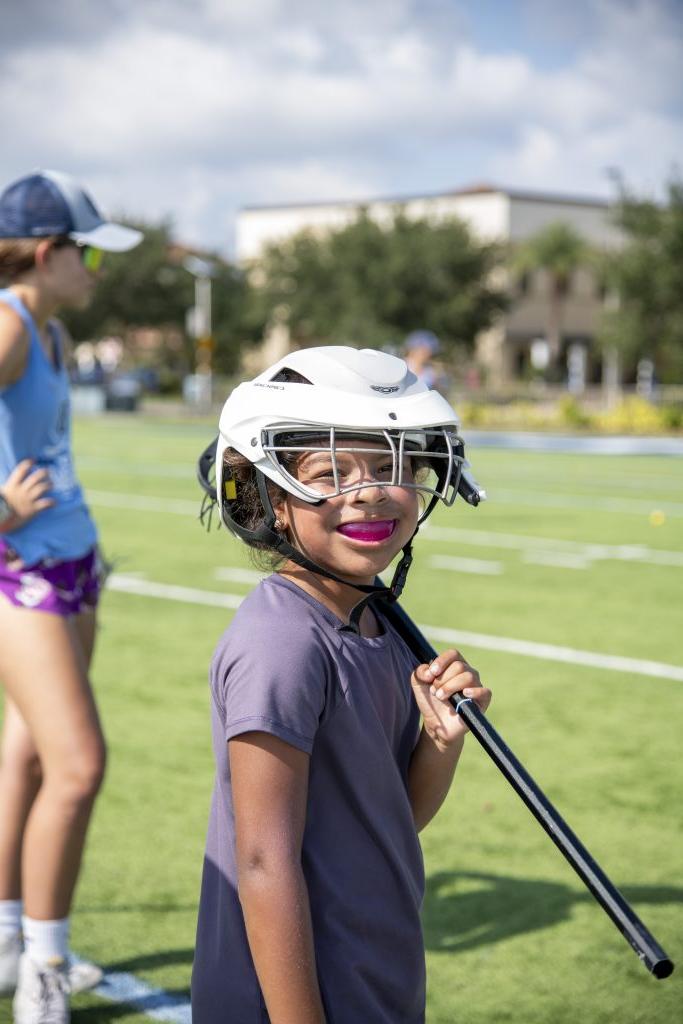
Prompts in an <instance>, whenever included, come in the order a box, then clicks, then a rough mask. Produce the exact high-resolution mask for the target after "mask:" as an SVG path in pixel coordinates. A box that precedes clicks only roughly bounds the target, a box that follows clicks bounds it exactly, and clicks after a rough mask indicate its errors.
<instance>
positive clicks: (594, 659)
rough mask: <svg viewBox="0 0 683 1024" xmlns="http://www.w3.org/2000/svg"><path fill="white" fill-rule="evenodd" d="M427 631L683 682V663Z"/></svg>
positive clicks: (491, 647) (445, 639)
mask: <svg viewBox="0 0 683 1024" xmlns="http://www.w3.org/2000/svg"><path fill="white" fill-rule="evenodd" d="M419 628H420V629H421V630H422V631H423V633H425V634H426V635H427V636H428V637H431V638H432V639H434V640H437V641H440V642H441V643H446V644H456V646H457V645H459V644H465V645H467V644H471V645H472V647H481V648H483V649H484V650H488V651H505V652H506V653H508V654H522V655H525V656H526V657H529V658H542V659H544V660H547V661H565V662H569V663H570V664H572V665H586V666H589V667H590V668H603V669H608V670H612V671H615V672H624V673H631V674H634V673H635V674H636V675H641V676H655V677H657V678H659V679H676V680H677V681H678V682H682V683H683V666H680V665H666V664H664V663H663V662H661V661H647V660H643V659H640V658H624V657H622V656H621V655H618V654H598V653H597V652H595V651H580V650H577V649H576V648H573V647H556V646H555V645H554V644H539V643H534V642H533V641H531V640H515V639H513V638H512V637H504V636H488V635H487V634H485V633H468V632H467V631H465V630H459V629H455V630H454V629H441V628H439V627H438V626H420V627H419Z"/></svg>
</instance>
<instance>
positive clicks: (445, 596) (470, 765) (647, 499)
mask: <svg viewBox="0 0 683 1024" xmlns="http://www.w3.org/2000/svg"><path fill="white" fill-rule="evenodd" d="M212 433H213V430H212V426H211V424H209V423H208V422H207V423H200V422H196V421H194V422H189V421H188V422H180V421H173V422H168V421H163V420H160V419H145V418H143V417H128V416H122V417H120V418H118V417H116V416H109V417H105V418H102V419H94V420H85V419H84V420H80V421H78V422H77V423H76V437H75V441H76V453H77V459H78V466H79V470H80V475H81V478H82V480H83V482H84V484H85V486H86V489H87V492H88V494H89V498H90V501H91V505H92V508H93V511H94V513H95V515H96V517H97V519H98V522H99V524H100V528H101V533H102V540H103V546H104V549H105V552H106V554H107V556H108V557H109V558H110V559H111V560H113V562H114V574H113V576H112V579H111V585H110V588H109V590H108V591H107V593H106V596H105V598H104V601H103V607H102V618H101V623H102V625H101V631H100V638H99V647H98V651H97V657H96V663H95V671H94V682H95V686H96V689H97V692H98V696H99V702H100V707H101V710H102V715H103V719H104V723H105V729H106V732H107V735H108V739H109V746H110V765H109V771H108V776H107V781H106V784H105V788H104V791H103V793H102V796H101V798H100V801H99V803H98V807H97V811H96V815H95V820H94V824H93V827H92V831H91V836H90V841H89V845H88V850H87V856H86V863H85V868H84V872H83V876H82V879H81V883H80V887H79V890H78V894H77V904H76V908H75V913H74V918H73V945H74V948H75V949H76V950H77V951H78V952H79V953H80V954H82V955H84V956H88V957H91V958H93V959H95V960H96V961H97V962H98V963H101V964H102V965H103V966H104V967H105V968H106V970H107V972H108V975H109V977H110V982H109V998H105V997H104V995H99V994H89V995H81V996H78V997H76V998H75V1000H74V1013H73V1019H74V1021H75V1022H77V1024H86V1022H88V1024H90V1022H92V1024H95V1022H104V1021H109V1020H114V1019H116V1020H119V1021H121V1022H126V1024H127V1022H129V1021H130V1022H142V1021H143V1020H145V1019H146V1016H145V1015H147V1016H154V1015H159V1016H160V1018H161V1019H163V1020H172V1021H177V1022H188V1024H189V1011H188V1009H187V1007H186V1006H185V1005H184V1004H185V1003H186V1001H187V993H188V986H189V977H190V970H191V963H192V952H193V937H194V927H195V913H196V901H197V894H198V887H199V878H200V871H201V865H202V851H203V844H204V831H205V827H206V821H207V814H208V805H209V797H210V792H211V781H212V758H211V752H210V740H209V727H208V690H207V684H206V674H207V666H208V662H209V658H210V655H211V651H212V649H213V646H214V643H215V641H216V639H217V637H218V635H219V634H220V632H221V631H222V630H223V629H224V628H225V626H226V625H227V624H228V622H229V621H230V617H231V614H232V611H231V609H232V608H234V607H235V606H236V604H237V603H238V601H239V599H240V598H241V597H243V596H244V595H245V594H246V593H247V592H248V590H249V588H250V586H252V585H253V580H254V579H255V578H256V576H255V573H254V570H253V569H251V567H250V564H249V561H248V558H247V557H246V555H245V553H244V552H243V550H241V548H240V546H239V545H238V543H237V542H236V541H234V540H232V539H231V538H230V537H229V536H228V535H227V534H226V532H225V531H224V530H220V531H218V532H216V531H214V532H212V533H210V534H208V535H207V534H206V533H204V532H203V531H202V529H201V528H200V526H199V524H198V522H197V511H198V507H199V489H198V486H197V484H196V482H195V475H194V466H195V461H196V457H197V455H198V453H199V451H200V450H201V449H202V448H203V447H204V446H205V445H206V444H207V443H208V441H209V440H210V439H211V437H212ZM469 455H470V458H471V461H472V464H473V469H474V472H475V475H476V476H477V478H478V479H479V480H480V482H481V483H482V484H483V485H485V486H486V488H487V491H488V494H489V501H488V502H487V503H486V504H485V505H483V506H481V507H480V508H479V509H477V510H474V509H470V508H468V507H467V506H465V505H464V504H463V505H462V506H461V505H460V503H456V505H455V506H454V507H453V508H452V509H443V508H440V509H438V510H437V511H436V512H435V514H434V515H433V517H432V519H431V520H430V524H429V526H428V527H427V529H426V530H425V532H424V535H423V537H422V538H421V539H419V541H418V543H417V557H416V560H415V564H414V566H413V569H412V570H411V576H410V579H409V583H408V587H407V590H406V596H405V601H404V604H405V606H406V608H407V609H408V610H409V611H410V612H411V614H412V615H413V617H414V618H415V619H416V621H417V622H418V623H420V624H421V625H422V626H423V628H425V631H426V632H427V633H428V635H429V637H430V639H431V640H432V642H433V643H434V644H435V646H439V647H444V646H453V645H459V646H461V648H462V650H463V651H464V652H465V653H466V655H467V657H468V659H469V660H470V661H471V662H473V663H474V664H475V665H476V666H477V667H478V668H479V669H480V671H481V674H482V676H483V678H484V679H485V680H486V681H487V683H488V685H490V686H491V687H492V688H493V690H494V703H493V705H492V707H491V710H490V713H489V717H490V718H491V720H492V721H493V722H494V724H495V726H496V727H497V729H498V730H499V731H500V732H501V734H502V735H503V737H504V738H505V739H506V741H507V742H508V744H509V745H510V746H511V748H512V749H513V751H514V752H515V753H516V754H517V756H518V757H519V758H520V759H521V760H522V762H523V763H524V764H525V766H526V767H527V769H528V770H529V771H530V772H531V774H532V775H533V776H534V777H535V778H536V780H537V781H538V783H539V784H540V785H541V786H542V788H543V789H544V791H545V792H546V794H547V795H548V796H549V797H550V799H551V800H552V801H553V802H554V803H555V804H556V806H557V807H558V809H559V810H560V811H561V813H562V814H563V815H564V817H565V818H566V819H567V821H568V822H569V824H570V825H571V827H572V828H573V829H574V831H575V832H577V834H578V835H579V837H580V838H581V839H582V840H583V842H584V843H585V845H586V846H587V847H588V848H589V850H590V852H591V853H592V855H593V856H594V857H595V858H596V860H597V861H598V862H599V863H600V865H601V866H602V867H603V869H604V870H605V871H606V872H607V873H608V875H609V876H610V878H611V879H612V881H613V882H614V883H615V884H616V885H618V886H619V888H621V889H622V891H623V892H624V894H625V896H626V897H627V898H628V899H629V900H630V902H631V903H632V905H633V906H634V908H635V910H636V912H637V913H638V914H639V915H640V916H641V917H642V918H643V919H644V921H645V923H646V924H647V925H648V927H649V928H650V929H651V930H652V932H653V933H654V934H655V936H656V937H657V939H658V940H659V942H660V943H661V944H662V945H663V946H664V948H665V949H666V950H667V952H668V953H669V955H670V956H671V957H672V958H673V959H674V960H676V961H679V966H678V970H677V972H676V973H674V975H673V976H672V977H671V978H669V979H668V980H665V981H656V980H655V979H654V978H652V977H651V976H650V975H649V974H648V973H647V971H646V970H645V969H644V968H643V967H642V966H641V965H640V964H639V963H638V960H637V959H636V957H635V955H634V954H633V952H632V951H631V949H630V947H629V946H628V945H627V944H626V942H625V940H624V939H623V938H622V936H621V935H620V934H619V933H618V931H617V930H616V929H615V927H614V926H613V925H612V923H611V922H610V921H609V919H608V918H607V917H606V915H605V914H604V913H603V911H602V910H601V909H600V908H599V907H598V906H597V904H596V903H595V902H594V901H593V899H592V898H591V897H590V896H589V895H588V893H587V891H586V890H584V888H583V886H582V885H581V883H580V882H579V880H578V878H577V877H576V876H575V875H574V873H573V872H572V871H571V869H570V868H569V866H568V865H567V864H566V862H565V861H564V859H563V858H562V857H561V855H560V854H559V853H558V851H557V850H556V849H555V847H554V846H553V844H552V843H551V842H550V840H549V839H548V838H547V836H546V835H545V833H544V832H543V831H542V830H541V828H540V827H539V826H538V825H537V824H536V822H535V821H534V820H533V818H532V817H531V815H530V814H529V812H528V811H527V810H526V809H525V807H524V806H523V804H522V803H521V801H520V800H519V798H518V797H517V796H516V795H515V793H514V792H513V791H512V790H511V789H510V787H509V786H508V784H507V783H506V782H505V781H504V780H503V778H502V777H501V776H500V775H499V773H498V772H497V770H496V769H495V768H494V766H493V765H492V764H491V762H490V761H489V760H488V758H487V757H486V755H485V754H484V753H483V751H481V750H480V749H479V748H478V746H477V744H476V743H475V741H473V740H470V741H469V742H468V749H467V750H466V752H465V755H464V758H463V761H462V764H461V766H460V770H459V773H458V777H457V780H456V785H455V787H454V790H453V791H452V793H451V795H450V797H449V799H448V802H447V804H446V806H445V807H444V808H443V810H442V812H441V814H440V816H439V817H438V818H437V819H436V821H435V822H433V823H432V824H431V825H430V826H429V827H428V828H427V829H426V831H425V832H424V833H423V846H424V852H425V861H426V872H427V896H426V902H425V911H424V926H425V937H426V945H427V951H428V971H429V1003H428V1014H427V1020H428V1024H453V1022H458V1024H676V1022H677V1021H680V1020H683V829H682V824H683V791H682V783H683V767H682V765H681V733H682V729H681V725H682V722H683V615H682V614H681V605H682V601H681V597H682V594H683V588H682V585H681V584H682V581H683V459H676V458H664V457H655V456H647V457H633V456H618V457H617V456H586V455H580V456H579V455H572V454H552V455H550V454H536V453H529V452H526V453H518V452H510V451H493V450H490V449H487V450H483V449H482V450H477V449H476V448H473V449H472V450H471V451H470V452H469ZM254 642H255V643H263V644H267V643H268V638H267V637H255V638H254ZM568 649H569V651H568ZM572 652H574V653H573V654H572ZM123 1000H130V1001H132V1006H134V1007H135V1008H132V1006H131V1002H128V1003H126V1002H125V1001H123ZM10 1019H11V1012H10V1003H9V1001H7V1000H5V1001H0V1024H5V1022H9V1021H10ZM225 1021H226V1024H231V1021H230V1015H229V1012H228V1011H227V1010H226V1016H225ZM236 1024H239V1022H236ZM358 1024H364V1022H363V1021H359V1022H358Z"/></svg>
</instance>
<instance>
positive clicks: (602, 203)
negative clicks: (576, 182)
mask: <svg viewBox="0 0 683 1024" xmlns="http://www.w3.org/2000/svg"><path fill="white" fill-rule="evenodd" d="M477 195H504V196H507V197H508V198H509V199H519V200H523V201H525V202H535V203H560V204H563V205H566V206H594V207H600V208H603V209H607V208H608V207H609V206H610V205H611V202H610V201H609V200H608V199H599V198H597V197H596V196H576V195H574V196H568V195H562V194H560V193H553V192H535V191H533V190H531V189H516V188H505V187H504V186H498V185H491V184H488V183H485V182H482V183H475V184H472V185H467V186H465V187H463V188H459V189H453V190H452V191H449V192H431V193H427V194H425V193H419V194H414V195H409V196H406V195H403V196H366V197H365V198H363V199H319V200H310V201H309V200H304V201H299V202H288V203H263V204H258V203H257V204H254V205H248V206H243V207H241V209H240V213H249V212H251V211H254V212H255V211H260V210H263V211H267V210H297V209H303V208H312V207H317V208H320V207H323V206H370V205H372V204H374V203H395V204H396V205H401V204H402V203H410V202H416V201H420V200H423V201H424V200H429V199H453V198H457V197H458V196H477Z"/></svg>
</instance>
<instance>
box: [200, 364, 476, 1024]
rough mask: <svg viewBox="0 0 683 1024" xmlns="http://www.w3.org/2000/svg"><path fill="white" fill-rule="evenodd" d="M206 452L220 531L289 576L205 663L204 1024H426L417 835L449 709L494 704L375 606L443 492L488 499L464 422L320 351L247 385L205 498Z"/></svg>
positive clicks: (378, 369)
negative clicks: (414, 650)
mask: <svg viewBox="0 0 683 1024" xmlns="http://www.w3.org/2000/svg"><path fill="white" fill-rule="evenodd" d="M213 460H215V467H216V490H215V493H216V495H217V501H218V504H219V507H220V511H221V517H222V520H223V522H224V523H225V525H226V526H227V527H228V529H230V530H231V531H232V532H233V533H235V534H236V535H237V536H238V537H240V538H241V539H242V540H244V541H245V542H246V543H247V544H249V545H250V546H251V547H252V548H255V549H256V550H257V551H260V552H261V553H262V555H263V556H265V557H267V558H268V557H270V558H272V559H274V560H275V561H274V563H273V562H272V561H271V567H272V568H276V569H277V571H276V573H275V574H274V575H273V576H271V577H269V578H268V579H266V580H265V581H264V582H263V583H261V584H260V585H259V587H257V588H256V590H255V591H254V592H253V593H252V594H251V595H250V596H249V597H248V598H247V599H246V601H245V602H243V604H242V606H241V607H240V609H239V610H238V612H237V614H236V616H235V619H234V620H233V622H232V624H231V626H230V627H229V629H228V630H227V631H226V633H225V635H224V636H223V638H222V639H221V641H220V642H219V645H218V647H217V649H216V653H215V656H214V660H213V663H212V667H211V695H212V725H213V736H214V748H215V755H216V767H217V771H216V783H215V789H214V797H213V802H212V809H211V817H210V823H209V835H208V840H207V848H206V857H205V863H204V873H203V880H202V893H201V900H200V911H199V922H198V929H197V948H196V954H195V963H194V970H193V982H192V997H193V1020H194V1024H219V1022H222V1024H267V1022H271V1024H323V1022H326V1024H421V1022H423V1021H424V1012H425V983H424V949H423V942H422V935H421V930H420V921H419V911H420V904H421V900H422V894H423V884H424V878H423V869H422V860H421V854H420V847H419V843H418V840H417V833H418V831H419V830H420V829H421V828H423V827H424V826H425V825H426V824H427V823H428V822H429V821H430V820H431V818H432V817H433V816H434V815H435V814H436V812H437V811H438V809H439V807H440V806H441V803H442V802H443V800H444V798H445V796H446V794H447V792H448V789H449V786H450V783H451V780H452V778H453V773H454V770H455V767H456V764H457V762H458V759H459V756H460V753H461V750H462V746H463V742H464V738H465V732H466V727H465V725H464V723H463V722H462V720H461V718H460V717H459V716H458V715H457V714H456V713H455V712H454V710H453V708H452V706H451V705H450V703H449V702H448V698H449V696H451V695H452V694H453V693H455V692H456V691H461V690H463V691H464V692H465V693H466V694H467V695H468V696H471V697H472V698H473V699H474V700H476V701H477V703H478V704H479V705H480V707H481V708H483V709H485V708H486V707H487V706H488V703H489V701H490V698H491V694H490V691H489V690H488V689H487V688H486V687H483V686H482V685H481V683H480V680H479V676H478V674H477V672H476V671H475V670H474V669H473V668H472V667H471V666H470V665H469V664H468V663H467V662H466V660H465V659H464V658H463V657H462V655H461V654H460V653H459V652H458V651H454V650H450V651H446V652H444V653H443V654H440V655H439V656H438V657H437V658H436V659H435V660H434V661H433V662H432V663H431V664H430V665H426V664H425V665H417V664H416V659H415V657H414V656H413V655H412V654H411V652H410V650H409V649H408V647H407V645H406V644H405V643H404V641H403V640H402V638H401V637H400V636H399V635H398V634H397V633H396V632H395V631H394V630H393V628H392V626H391V625H390V623H389V622H388V621H387V619H386V618H385V617H384V615H383V614H382V610H381V609H382V604H381V601H379V600H378V598H384V599H387V598H388V599H394V598H396V597H397V596H398V594H399V593H400V590H401V587H402V585H403V582H404V580H405V575H406V573H407V570H408V566H409V564H410V559H411V542H412V539H413V537H414V535H415V533H416V532H417V529H418V526H419V524H420V523H421V522H423V521H424V519H425V518H426V517H427V515H428V514H429V513H430V512H431V510H432V508H433V507H434V505H435V503H436V502H437V501H438V500H443V501H444V502H445V503H446V504H447V505H450V504H452V503H453V501H454V500H455V497H456V495H457V494H458V492H459V491H460V493H462V494H464V495H466V496H467V497H468V500H470V501H471V503H472V504H476V502H477V501H478V499H479V492H478V491H477V490H476V486H475V485H474V484H473V483H472V482H471V481H470V480H468V479H467V478H466V477H465V476H464V473H465V472H466V471H465V470H464V455H463V445H462V441H461V439H460V438H459V436H458V434H457V421H456V419H455V414H454V413H453V410H452V409H451V408H450V406H449V405H448V403H447V402H446V401H445V400H444V399H443V398H442V397H441V396H440V395H438V394H437V393H435V392H430V391H429V390H428V389H427V388H426V386H425V385H424V384H422V383H421V382H419V381H418V380H417V379H416V377H415V375H414V374H412V373H411V372H410V371H409V370H408V368H407V367H406V365H405V363H404V362H403V361H402V360H400V359H396V358H395V357H393V356H389V355H385V354H383V353H379V352H375V351H371V350H364V351H360V352H359V351H356V350H354V349H350V348H325V349H309V350H306V351H302V352H297V353H292V354H290V355H289V356H287V357H285V358H284V359H283V360H281V361H280V362H279V363H278V364H276V365H275V366H273V367H271V368H270V369H269V370H267V371H266V372H265V373H263V374H261V375H260V376H259V377H257V378H256V380H254V381H251V382H248V383H245V384H242V385H240V386H239V387H238V388H236V390H235V391H234V392H233V393H232V394H231V396H230V398H229V399H228V401H227V402H226V405H225V407H224V409H223V413H222V416H221V421H220V435H219V438H218V442H217V445H216V447H215V449H210V450H207V452H206V453H205V455H204V456H203V458H202V460H200V473H201V475H202V476H203V477H204V480H205V486H208V472H207V471H208V467H209V465H210V463H211V462H212V461H213ZM209 489H210V488H209ZM396 556H400V559H399V562H398V566H397V568H396V570H395V572H394V578H393V582H392V584H391V587H384V586H380V585H379V583H378V582H377V575H378V573H380V572H382V571H384V570H385V569H386V568H387V566H388V565H389V564H390V563H391V562H392V561H393V560H394V558H395V557H396Z"/></svg>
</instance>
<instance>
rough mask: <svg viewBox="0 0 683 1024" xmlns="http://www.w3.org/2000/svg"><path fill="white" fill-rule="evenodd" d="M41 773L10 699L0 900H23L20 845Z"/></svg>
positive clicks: (1, 754) (0, 769)
mask: <svg viewBox="0 0 683 1024" xmlns="http://www.w3.org/2000/svg"><path fill="white" fill-rule="evenodd" d="M41 781H42V772H41V770H40V761H39V760H38V754H37V752H36V748H35V744H34V743H33V740H32V739H31V736H30V734H29V731H28V729H27V728H26V723H25V722H24V719H23V718H22V717H21V715H20V714H19V712H18V710H17V708H16V707H15V706H14V704H13V703H12V701H11V700H10V699H9V697H7V698H6V700H5V716H4V721H3V728H2V746H1V747H0V807H1V808H2V814H0V900H20V899H21V845H22V839H23V835H24V828H25V827H26V821H27V819H28V816H29V812H30V810H31V806H32V804H33V801H34V800H35V798H36V795H37V793H38V789H39V788H40V783H41Z"/></svg>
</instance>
